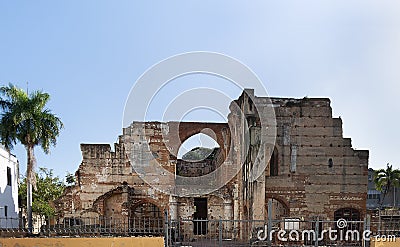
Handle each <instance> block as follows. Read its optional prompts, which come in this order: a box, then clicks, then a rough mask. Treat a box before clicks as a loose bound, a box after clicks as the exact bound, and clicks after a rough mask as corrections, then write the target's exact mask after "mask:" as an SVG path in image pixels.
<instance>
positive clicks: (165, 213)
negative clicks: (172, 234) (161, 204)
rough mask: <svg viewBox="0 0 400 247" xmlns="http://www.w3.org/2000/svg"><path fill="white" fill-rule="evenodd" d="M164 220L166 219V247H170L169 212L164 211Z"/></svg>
mask: <svg viewBox="0 0 400 247" xmlns="http://www.w3.org/2000/svg"><path fill="white" fill-rule="evenodd" d="M164 218H165V231H164V238H165V240H164V247H168V245H169V236H168V231H169V229H168V211H167V210H165V211H164Z"/></svg>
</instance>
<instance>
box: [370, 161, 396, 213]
mask: <svg viewBox="0 0 400 247" xmlns="http://www.w3.org/2000/svg"><path fill="white" fill-rule="evenodd" d="M374 183H375V185H376V189H377V190H378V191H381V192H383V198H382V200H381V203H380V207H382V203H383V201H384V200H385V196H386V195H387V193H388V192H389V190H390V189H393V193H395V191H396V190H395V188H397V187H399V186H400V170H399V169H394V170H393V168H392V166H391V165H389V164H387V166H386V169H379V170H377V171H375V177H374ZM395 198H396V196H395V195H394V196H393V200H395ZM394 206H395V201H393V207H394Z"/></svg>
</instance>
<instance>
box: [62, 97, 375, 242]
mask: <svg viewBox="0 0 400 247" xmlns="http://www.w3.org/2000/svg"><path fill="white" fill-rule="evenodd" d="M234 103H235V104H236V105H237V106H238V107H239V108H240V111H242V112H244V114H243V115H242V117H238V115H237V114H235V110H234V109H233V108H232V109H231V113H230V114H229V116H228V122H227V123H199V122H196V123H194V122H165V123H162V122H145V123H143V122H134V123H132V124H131V125H130V126H129V127H126V128H124V129H123V133H122V135H121V136H120V137H119V141H118V143H115V144H114V150H113V151H112V150H111V147H110V145H108V144H81V151H82V163H81V164H80V166H79V168H78V170H77V171H76V173H75V176H76V185H74V186H72V187H69V188H68V189H67V191H66V193H65V194H64V195H63V197H61V198H60V199H59V200H57V201H56V206H57V212H58V214H59V215H60V216H63V217H75V216H79V217H99V216H105V217H112V218H113V219H129V218H134V217H151V218H162V217H163V212H164V211H165V210H167V211H168V212H169V215H170V217H171V218H172V219H179V218H182V219H218V218H220V217H221V218H223V219H235V220H243V219H250V220H252V219H266V218H267V215H268V213H267V202H268V200H269V199H272V203H273V207H272V212H271V214H272V217H273V218H274V219H281V218H284V217H287V218H305V219H311V218H313V217H316V216H318V217H320V219H326V220H336V219H338V218H346V217H348V218H349V219H350V218H351V219H356V218H358V219H361V218H363V217H364V215H365V213H366V197H367V193H366V192H367V183H368V151H360V150H354V149H353V148H352V145H351V139H349V138H344V137H343V132H342V120H341V119H340V118H334V117H332V109H331V107H330V100H329V99H326V98H303V99H291V98H269V99H267V98H263V97H257V96H254V91H253V90H245V91H244V92H243V94H242V95H241V96H240V97H239V99H237V100H236V101H234ZM267 105H268V106H269V107H273V109H274V112H275V118H276V136H275V140H276V142H275V144H274V145H262V144H260V143H262V142H260V139H262V138H264V137H263V136H262V135H261V128H262V126H260V121H261V120H262V118H264V117H266V116H265V112H264V108H265V107H267ZM143 126H144V129H145V131H144V132H141V127H143ZM172 132H174V133H179V134H178V138H177V139H176V138H175V139H174V138H173V137H171V136H169V134H170V133H172ZM198 133H204V134H206V135H209V136H210V137H212V138H213V139H215V141H216V142H217V143H218V144H219V149H218V150H217V151H215V152H213V157H212V159H208V160H206V161H203V162H201V161H198V162H188V161H183V160H179V159H178V158H177V152H178V150H179V147H180V145H181V143H183V142H184V141H185V140H186V139H188V138H189V137H191V136H193V135H195V134H198ZM176 140H178V141H176ZM144 142H146V143H147V144H148V146H149V149H150V150H148V151H143V150H144V149H141V146H142V145H143V143H144ZM244 142H246V143H248V144H249V145H248V147H247V148H246V149H245V150H243V148H242V144H243V143H244ZM166 143H168V146H169V147H167V146H166ZM143 152H147V153H148V155H151V157H152V158H153V159H154V160H155V161H156V162H157V163H158V164H160V166H161V167H162V168H164V169H165V170H166V171H169V172H171V173H172V174H176V175H178V176H179V175H180V176H184V177H196V176H203V175H206V174H210V173H212V172H213V171H215V170H218V168H219V167H221V166H222V164H228V166H226V167H224V168H223V169H222V172H220V173H216V174H217V175H216V177H215V182H216V183H218V181H224V179H223V177H225V178H226V177H228V178H230V176H232V178H231V179H229V181H227V182H226V183H224V184H223V186H222V187H220V188H219V189H218V190H215V191H212V192H210V193H208V194H207V195H191V196H184V197H179V196H174V195H169V194H167V193H163V192H162V191H159V190H157V189H155V188H153V187H152V186H149V185H148V184H147V183H146V182H145V181H144V180H143V179H142V178H141V177H140V176H139V175H138V174H137V172H135V170H134V169H133V167H132V162H136V161H135V159H132V157H134V158H135V157H139V158H140V159H139V158H138V160H145V163H146V159H142V156H145V155H144V154H143ZM243 153H244V155H241V154H243ZM254 153H258V154H261V156H258V155H254ZM260 157H261V158H260ZM138 162H139V161H138ZM263 162H264V165H265V169H263V170H262V171H259V172H258V173H257V174H259V175H260V174H261V175H260V176H258V175H257V177H254V170H257V169H258V167H259V166H258V165H259V164H263ZM230 164H239V167H240V169H239V170H238V171H237V173H236V172H234V173H233V174H232V171H230V170H229V169H228V168H229V165H230ZM227 167H228V168H227ZM261 167H264V166H261ZM148 173H149V174H150V173H151V171H149V172H148ZM157 181H158V183H159V186H160V187H163V186H164V187H166V188H167V187H175V188H176V187H178V186H179V182H178V180H177V179H175V180H171V179H167V178H166V179H163V178H157ZM189 227H195V226H189ZM193 233H194V234H203V233H202V232H199V231H198V230H197V231H196V230H194V232H192V234H193Z"/></svg>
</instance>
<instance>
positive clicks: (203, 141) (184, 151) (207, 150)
mask: <svg viewBox="0 0 400 247" xmlns="http://www.w3.org/2000/svg"><path fill="white" fill-rule="evenodd" d="M215 148H219V145H218V143H217V142H216V141H215V140H214V139H213V138H211V137H210V136H208V135H206V134H203V133H199V134H196V135H193V136H191V137H190V138H188V139H187V140H186V141H184V142H183V143H182V145H181V146H180V148H179V150H178V159H182V160H186V161H192V162H194V161H201V160H204V159H206V158H207V157H209V156H210V155H211V153H212V152H213V151H214V149H215Z"/></svg>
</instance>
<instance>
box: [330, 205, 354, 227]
mask: <svg viewBox="0 0 400 247" xmlns="http://www.w3.org/2000/svg"><path fill="white" fill-rule="evenodd" d="M334 219H335V221H338V220H341V219H344V220H346V221H347V226H346V227H345V228H344V229H345V230H347V229H349V230H359V229H361V228H360V227H361V222H360V219H361V214H360V211H359V210H357V209H355V208H340V209H338V210H336V211H335V215H334Z"/></svg>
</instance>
